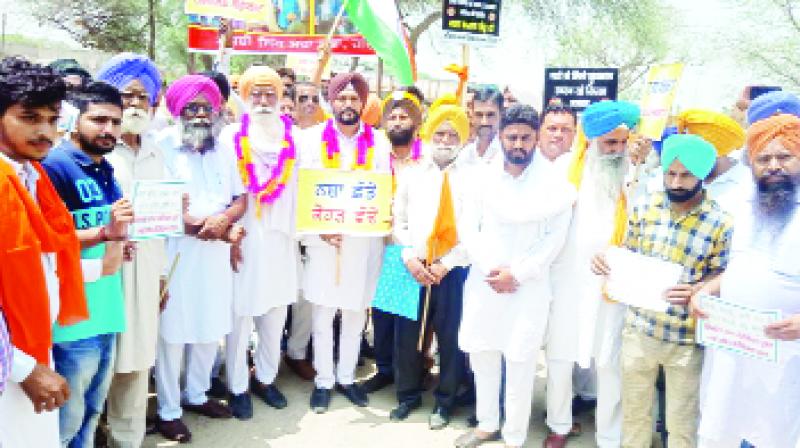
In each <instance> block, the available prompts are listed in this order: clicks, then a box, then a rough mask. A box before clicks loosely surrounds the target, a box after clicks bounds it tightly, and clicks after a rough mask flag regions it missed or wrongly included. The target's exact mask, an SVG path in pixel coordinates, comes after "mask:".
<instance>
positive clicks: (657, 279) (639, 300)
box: [606, 247, 683, 312]
mask: <svg viewBox="0 0 800 448" xmlns="http://www.w3.org/2000/svg"><path fill="white" fill-rule="evenodd" d="M606 261H607V262H608V266H609V268H610V269H611V274H610V275H609V276H608V279H606V293H607V294H608V297H609V298H611V299H612V300H616V301H617V302H622V303H625V304H627V305H631V306H635V307H639V308H644V309H647V310H651V311H659V312H666V311H667V308H669V302H667V301H666V300H664V291H666V290H667V289H669V288H671V287H673V286H675V285H677V284H678V281H679V280H680V277H681V273H682V272H683V266H681V265H679V264H675V263H670V262H668V261H664V260H660V259H658V258H654V257H648V256H646V255H642V254H638V253H636V252H633V251H631V250H628V249H624V248H620V247H612V248H610V249H608V250H607V251H606Z"/></svg>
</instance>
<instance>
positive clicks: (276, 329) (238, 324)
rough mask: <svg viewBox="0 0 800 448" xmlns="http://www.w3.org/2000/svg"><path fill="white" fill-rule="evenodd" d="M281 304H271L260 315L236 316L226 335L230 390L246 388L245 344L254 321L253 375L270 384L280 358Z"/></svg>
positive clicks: (283, 313) (238, 391)
mask: <svg viewBox="0 0 800 448" xmlns="http://www.w3.org/2000/svg"><path fill="white" fill-rule="evenodd" d="M286 312H287V308H286V307H285V306H279V307H277V308H273V309H271V310H269V311H268V312H267V314H264V315H262V316H257V317H249V316H244V317H236V318H235V320H234V322H233V331H232V332H231V333H230V334H229V335H228V336H227V337H226V343H225V349H226V355H225V358H226V368H227V378H228V388H229V389H230V392H231V393H233V394H236V395H238V394H242V393H244V392H246V391H247V386H248V381H249V379H250V369H249V366H248V365H247V347H248V344H249V342H250V335H251V334H252V332H253V325H254V324H255V328H256V331H257V332H258V345H257V346H256V351H255V356H254V360H255V365H256V378H257V379H258V381H259V382H261V383H262V384H272V382H273V381H275V376H276V375H277V374H278V366H279V365H280V361H281V336H282V334H283V325H284V324H285V323H286Z"/></svg>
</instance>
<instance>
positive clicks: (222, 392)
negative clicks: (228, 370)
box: [206, 376, 228, 400]
mask: <svg viewBox="0 0 800 448" xmlns="http://www.w3.org/2000/svg"><path fill="white" fill-rule="evenodd" d="M206 395H208V396H209V397H211V398H216V399H217V400H222V399H223V398H226V397H227V396H228V388H227V387H226V386H225V383H223V382H222V380H221V379H219V377H217V376H212V377H211V389H208V390H207V391H206Z"/></svg>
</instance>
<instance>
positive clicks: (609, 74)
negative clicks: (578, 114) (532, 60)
mask: <svg viewBox="0 0 800 448" xmlns="http://www.w3.org/2000/svg"><path fill="white" fill-rule="evenodd" d="M618 82H619V70H618V69H616V68H572V67H558V68H545V69H544V97H543V98H544V107H547V106H548V105H550V104H558V103H560V104H563V105H564V106H569V107H571V108H573V109H575V110H576V111H582V110H583V109H586V107H588V106H589V105H590V104H592V103H596V102H597V101H601V100H616V99H617V85H618Z"/></svg>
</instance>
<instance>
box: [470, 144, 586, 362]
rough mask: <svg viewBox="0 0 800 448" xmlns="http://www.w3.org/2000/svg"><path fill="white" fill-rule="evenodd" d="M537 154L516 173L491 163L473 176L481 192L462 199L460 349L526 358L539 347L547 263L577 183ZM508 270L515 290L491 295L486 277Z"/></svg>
mask: <svg viewBox="0 0 800 448" xmlns="http://www.w3.org/2000/svg"><path fill="white" fill-rule="evenodd" d="M541 160H542V159H540V158H538V157H534V160H533V162H532V164H531V165H530V166H529V167H528V168H527V169H526V170H525V171H524V172H523V173H522V174H521V175H520V176H518V177H516V178H515V177H512V176H511V175H509V174H508V173H507V172H506V171H505V170H503V169H502V167H501V166H500V165H499V164H497V165H491V164H490V165H488V166H486V167H484V168H483V169H481V170H478V171H477V172H476V173H475V176H474V177H475V182H478V183H479V184H480V189H479V190H478V191H476V192H475V194H474V200H473V201H469V202H468V203H467V206H466V209H465V217H464V227H463V228H464V235H463V237H462V243H463V244H464V245H465V247H466V249H467V254H468V256H469V259H470V261H471V262H472V269H471V270H470V273H469V277H468V278H467V281H466V284H465V286H464V312H463V317H462V321H461V328H460V331H459V346H460V347H461V349H462V350H464V351H465V352H481V351H500V352H502V353H503V355H504V356H505V357H506V358H508V359H510V360H512V361H518V362H522V361H526V360H528V359H530V358H531V357H532V356H534V355H535V353H536V352H537V351H538V350H539V348H540V346H541V343H542V339H543V336H544V332H545V328H546V326H547V317H548V312H549V309H550V300H551V290H550V264H551V263H552V261H553V259H554V258H555V256H556V254H557V253H558V251H559V250H560V249H561V247H562V246H563V244H564V239H565V238H566V235H567V230H568V227H569V220H570V217H571V214H572V204H573V202H574V200H575V192H574V188H572V186H571V185H570V184H568V183H567V182H566V180H565V179H563V178H561V177H558V176H553V175H552V173H551V171H549V170H548V167H549V165H550V164H549V163H542V161H541ZM498 267H509V268H510V270H511V273H512V275H513V276H514V278H515V279H516V280H517V281H518V282H519V287H518V289H517V291H516V292H514V293H511V294H498V293H496V292H495V291H494V290H493V289H492V288H491V287H490V286H489V285H488V284H487V283H486V281H485V277H486V276H487V275H488V274H489V272H490V271H491V270H492V269H495V268H498Z"/></svg>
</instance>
